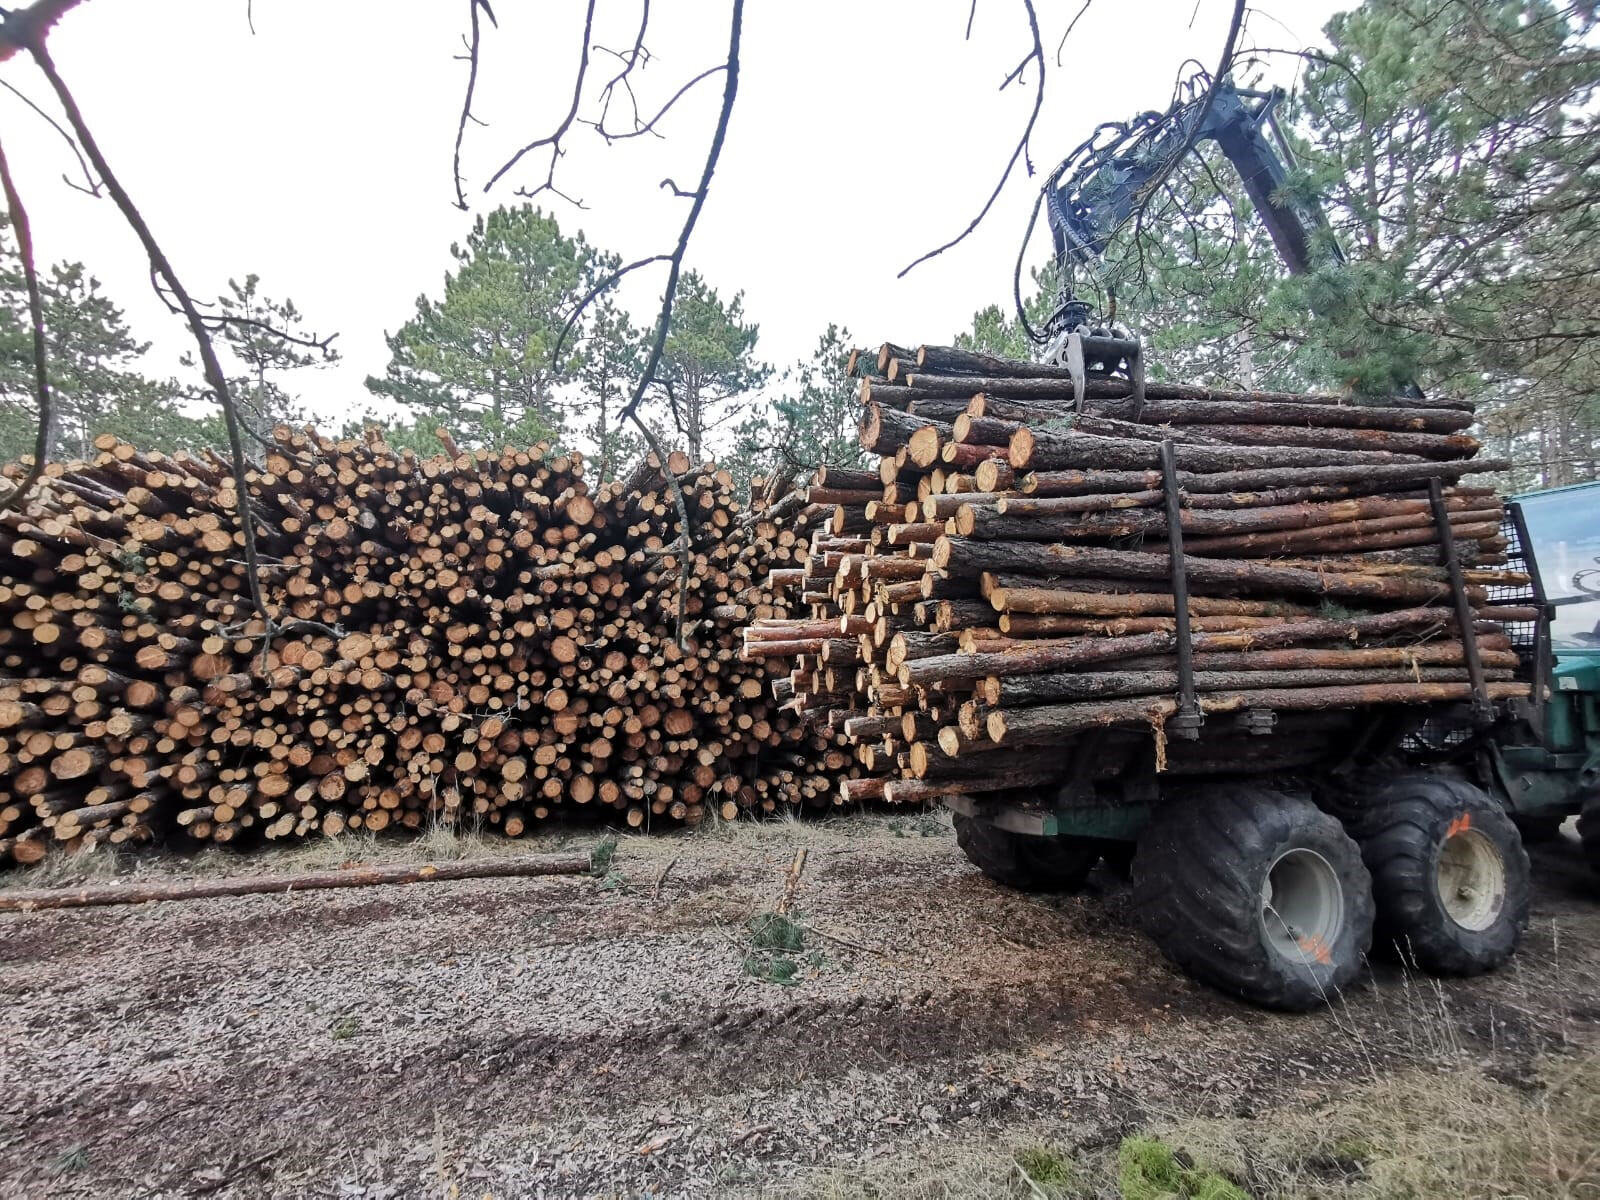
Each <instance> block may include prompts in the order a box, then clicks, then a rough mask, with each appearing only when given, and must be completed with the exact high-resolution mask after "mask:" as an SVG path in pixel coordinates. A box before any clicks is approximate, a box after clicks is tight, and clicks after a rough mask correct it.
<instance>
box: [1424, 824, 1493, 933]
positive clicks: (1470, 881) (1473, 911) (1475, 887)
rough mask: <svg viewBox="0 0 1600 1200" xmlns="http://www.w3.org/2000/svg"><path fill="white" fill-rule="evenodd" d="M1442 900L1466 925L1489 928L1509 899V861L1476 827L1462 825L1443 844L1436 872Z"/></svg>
mask: <svg viewBox="0 0 1600 1200" xmlns="http://www.w3.org/2000/svg"><path fill="white" fill-rule="evenodd" d="M1435 882H1436V885H1437V887H1438V890H1439V903H1440V905H1441V906H1442V907H1443V908H1444V911H1445V914H1446V915H1447V916H1449V918H1450V919H1451V920H1452V921H1454V922H1455V923H1456V924H1457V925H1459V926H1461V927H1462V928H1463V929H1470V930H1473V931H1475V932H1478V931H1482V930H1485V929H1488V928H1489V927H1490V926H1491V925H1493V924H1494V923H1495V922H1496V921H1497V920H1499V918H1500V911H1501V909H1503V908H1504V907H1505V903H1506V864H1505V860H1504V859H1503V858H1501V857H1500V850H1499V847H1497V846H1496V845H1495V844H1494V843H1493V842H1492V841H1490V840H1489V839H1488V838H1487V837H1485V836H1484V835H1483V834H1482V833H1480V832H1479V831H1478V830H1476V829H1461V830H1458V831H1456V832H1455V833H1453V834H1450V835H1449V836H1448V837H1446V838H1445V839H1444V844H1443V845H1442V846H1440V847H1439V865H1438V870H1437V872H1436V876H1435Z"/></svg>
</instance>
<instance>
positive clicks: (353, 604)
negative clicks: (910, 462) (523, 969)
mask: <svg viewBox="0 0 1600 1200" xmlns="http://www.w3.org/2000/svg"><path fill="white" fill-rule="evenodd" d="M444 442H445V445H446V449H447V451H448V452H447V453H446V454H444V455H441V456H439V457H434V458H427V457H420V456H418V455H417V454H416V453H415V452H413V451H411V450H399V449H395V448H392V447H390V446H388V445H386V444H385V443H384V442H383V441H382V440H381V439H380V438H379V437H378V436H377V434H376V433H371V434H369V435H368V438H367V440H365V441H360V440H345V441H333V440H328V439H326V438H322V437H318V436H316V435H315V434H313V433H310V432H306V433H299V432H291V431H289V430H287V429H280V430H278V431H277V434H276V437H275V444H274V445H273V447H272V448H271V449H270V450H269V451H268V452H267V453H266V455H265V458H264V461H263V462H262V463H261V465H260V466H259V467H258V468H256V469H255V470H254V471H252V472H251V473H250V475H249V478H248V486H249V491H250V497H251V500H252V502H253V504H252V507H253V509H254V512H255V514H256V521H257V540H258V543H259V546H260V552H261V555H262V557H263V569H262V573H261V583H262V587H263V590H264V593H265V598H266V603H267V606H268V610H269V611H270V612H272V613H273V614H274V616H275V618H276V619H277V620H278V621H280V622H282V623H284V624H285V626H286V629H285V631H284V632H283V633H280V634H278V635H277V636H275V637H272V638H265V637H264V636H263V634H264V632H265V628H264V625H263V622H262V621H261V620H260V619H259V617H258V616H257V615H256V613H255V610H254V608H253V607H252V604H251V599H250V594H249V589H248V584H247V579H246V574H245V567H244V564H243V562H242V561H241V560H242V557H243V556H242V553H241V538H242V535H241V533H240V531H239V529H238V521H237V515H236V512H235V503H236V495H235V486H234V480H233V477H232V475H231V474H230V473H229V470H228V469H227V466H226V464H225V463H223V462H222V460H220V459H218V458H216V457H215V456H212V455H209V454H208V455H206V456H203V457H195V456H189V455H184V454H178V455H163V454H159V453H142V452H140V451H139V450H138V449H136V448H135V447H134V446H131V445H129V444H127V443H125V442H121V441H119V440H117V439H115V438H112V437H102V438H100V439H99V440H98V441H97V442H96V446H97V449H98V453H97V455H96V457H95V458H94V459H93V460H92V461H85V462H69V463H55V464H51V465H50V466H49V468H48V469H47V470H46V472H45V476H44V479H43V481H42V483H41V485H40V487H39V489H38V490H37V491H36V492H35V493H34V495H33V496H32V497H31V499H30V502H29V503H28V505H27V506H26V508H25V509H24V510H23V511H21V512H12V513H6V514H4V515H3V516H0V862H4V861H7V860H13V861H17V862H24V863H26V862H34V861H37V860H38V859H39V858H41V857H42V856H43V855H44V853H45V851H46V849H47V848H48V847H49V846H50V845H53V844H55V845H60V844H64V845H67V846H72V847H79V846H90V845H95V844H99V843H103V842H107V843H138V842H144V841H149V840H152V839H155V838H159V837H174V838H180V839H190V840H202V841H204V840H210V841H215V842H235V843H236V844H243V843H246V842H250V841H253V840H255V839H258V838H266V839H279V838H294V837H304V836H307V835H310V834H313V833H323V834H334V833H337V832H340V831H342V830H345V829H366V830H373V831H376V830H382V829H385V828H391V827H394V828H412V829H415V828H419V827H422V826H424V825H425V824H427V823H430V822H434V821H446V822H451V823H461V822H469V823H470V822H481V823H482V824H484V825H485V826H488V827H492V828H496V829H499V830H501V831H503V832H505V833H507V834H512V835H515V834H518V833H521V832H523V831H524V830H526V829H529V828H530V827H532V826H533V825H534V824H535V823H536V822H538V821H540V820H542V819H544V818H545V817H547V816H549V815H550V814H552V813H556V812H560V811H591V812H592V811H599V812H602V813H605V814H608V815H610V816H611V817H613V818H616V819H620V820H625V821H626V822H627V823H628V824H629V825H632V826H643V825H645V824H647V823H650V822H653V821H654V822H660V821H668V822H689V823H693V822H695V821H698V820H700V819H701V818H702V817H703V815H704V814H705V813H706V812H707V811H708V809H709V810H711V811H715V812H717V813H719V814H720V815H721V816H724V817H733V816H735V815H737V814H738V813H739V812H740V811H744V810H752V811H758V812H759V811H772V810H775V809H777V808H780V807H784V806H793V805H800V804H806V803H810V804H824V805H827V804H831V803H833V801H834V797H835V796H836V794H837V783H838V779H839V777H840V773H841V772H844V771H848V770H850V769H855V770H859V769H860V768H859V767H854V766H853V764H852V762H851V759H850V757H849V754H848V752H847V750H846V748H845V747H844V744H843V741H842V734H840V735H837V736H835V735H834V734H833V733H831V732H830V731H829V730H828V729H826V727H823V728H820V729H819V728H815V727H813V726H811V725H809V724H808V723H807V721H806V720H805V719H804V718H803V717H802V716H800V715H798V714H794V713H790V712H784V711H782V710H781V705H780V704H779V703H777V702H775V701H774V700H773V699H772V698H771V697H770V695H769V694H768V690H769V689H768V684H769V682H770V678H771V676H772V675H774V674H776V673H781V672H782V671H783V670H784V668H783V667H782V665H781V664H779V663H777V662H775V661H774V662H769V661H768V660H764V659H756V660H751V659H742V658H741V656H740V655H739V653H738V640H739V636H738V630H739V629H740V627H741V626H743V625H745V624H746V623H747V622H750V621H756V622H764V621H770V620H773V619H777V618H779V617H782V616H783V615H785V614H786V613H787V611H788V608H787V605H788V601H787V600H786V599H785V598H784V597H783V596H782V595H779V594H775V593H773V592H771V591H769V590H768V589H767V588H766V586H765V584H764V580H766V579H767V578H768V576H769V575H771V576H774V577H777V578H780V579H781V578H782V577H783V576H784V575H785V573H789V574H794V573H797V572H800V571H803V570H804V568H805V558H806V553H807V544H806V539H807V535H808V533H809V531H810V527H811V526H812V525H813V524H815V523H817V522H818V521H820V520H821V519H823V518H824V517H826V516H827V515H830V514H827V513H824V512H821V511H820V510H816V509H808V508H807V506H806V503H805V500H804V497H803V496H802V495H801V494H799V493H797V492H793V491H788V492H785V487H786V483H785V484H784V485H782V486H780V485H779V483H778V481H774V482H773V485H772V486H771V487H768V488H765V489H763V490H760V491H758V490H757V489H756V488H755V487H752V489H751V490H752V495H751V496H750V497H749V499H748V502H747V503H743V504H741V503H740V502H739V501H738V499H737V498H736V497H735V496H734V494H733V493H734V489H733V486H732V481H731V479H730V477H729V476H728V475H727V473H726V472H724V471H720V470H718V469H717V468H716V467H715V466H713V465H704V466H691V464H690V463H689V461H688V459H687V458H686V457H685V456H683V455H681V454H673V455H671V456H670V457H669V461H668V462H667V463H665V464H663V463H661V462H659V461H658V460H656V459H655V458H654V457H651V458H648V459H646V460H645V461H644V462H642V463H641V464H640V465H639V467H638V468H637V469H636V470H635V471H634V472H633V473H632V474H631V475H630V476H629V477H628V478H627V479H625V480H622V481H620V482H615V483H611V484H607V485H605V486H602V487H598V488H591V487H590V485H589V483H588V482H587V481H586V480H585V478H584V464H583V461H582V458H581V456H579V455H577V454H558V453H554V452H551V451H550V450H549V449H548V448H546V447H543V446H537V447H534V448H533V449H531V450H526V451H523V450H510V449H508V450H502V451H498V452H488V451H482V450H478V451H463V450H460V449H458V448H457V447H456V446H455V445H454V444H453V443H452V442H450V441H449V439H448V438H447V437H446V438H444ZM668 470H670V471H671V472H672V473H673V474H674V475H676V476H677V478H678V481H679V483H680V484H681V486H682V488H683V491H684V493H685V498H686V500H687V504H688V508H689V512H690V523H691V525H692V526H693V528H692V529H691V530H690V537H691V542H690V546H689V548H688V550H687V552H685V551H684V550H683V547H682V546H681V544H680V540H679V539H680V534H681V530H680V529H679V523H678V515H677V507H676V504H675V502H674V499H673V497H672V495H671V493H670V489H669V485H668V479H667V472H668ZM15 471H16V468H12V472H13V474H14V473H15ZM684 579H687V584H688V587H687V592H686V594H685V596H684V597H683V607H684V614H685V618H686V620H685V626H684V628H683V630H682V637H683V641H682V645H681V646H680V644H679V641H678V627H677V616H678V611H679V588H680V582H681V581H683V580H684Z"/></svg>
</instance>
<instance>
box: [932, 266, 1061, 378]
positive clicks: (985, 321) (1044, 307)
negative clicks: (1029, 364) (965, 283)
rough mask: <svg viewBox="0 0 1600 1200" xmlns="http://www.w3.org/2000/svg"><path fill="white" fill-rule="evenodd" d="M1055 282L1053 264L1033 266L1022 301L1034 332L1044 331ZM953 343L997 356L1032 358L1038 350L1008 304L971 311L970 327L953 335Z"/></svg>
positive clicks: (1053, 303) (1053, 298)
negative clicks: (1029, 288) (1029, 289)
mask: <svg viewBox="0 0 1600 1200" xmlns="http://www.w3.org/2000/svg"><path fill="white" fill-rule="evenodd" d="M1055 281H1056V271H1055V266H1054V264H1051V265H1049V266H1046V267H1039V268H1035V269H1034V271H1033V293H1032V295H1029V296H1027V297H1025V298H1024V300H1023V302H1022V303H1023V309H1024V311H1025V312H1026V313H1027V316H1028V323H1029V324H1030V325H1032V326H1033V328H1034V331H1035V332H1036V333H1042V332H1043V331H1044V324H1045V321H1047V320H1048V319H1049V317H1050V312H1051V310H1052V309H1053V308H1054V307H1055V302H1056V282H1055ZM955 345H956V346H957V347H959V348H960V349H962V350H972V351H975V352H977V353H979V354H992V355H994V356H995V357H996V358H1016V359H1031V358H1033V357H1034V356H1035V355H1036V354H1037V353H1038V350H1039V348H1038V347H1035V346H1034V344H1033V342H1032V341H1031V340H1030V339H1029V337H1028V331H1027V330H1026V329H1024V328H1023V326H1022V322H1021V321H1019V320H1018V319H1017V317H1016V315H1015V314H1014V313H1013V312H1012V310H1011V308H1010V306H1007V307H1006V308H1001V307H1000V305H998V304H991V305H989V306H988V307H987V308H980V309H979V310H978V311H977V312H975V313H973V314H972V328H971V329H968V330H966V331H964V332H962V333H958V334H956V337H955Z"/></svg>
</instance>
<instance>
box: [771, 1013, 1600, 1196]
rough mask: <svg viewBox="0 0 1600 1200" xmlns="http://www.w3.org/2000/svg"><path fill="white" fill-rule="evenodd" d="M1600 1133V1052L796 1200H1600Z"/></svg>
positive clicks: (1421, 1076)
mask: <svg viewBox="0 0 1600 1200" xmlns="http://www.w3.org/2000/svg"><path fill="white" fill-rule="evenodd" d="M1597 1131H1600V1046H1596V1045H1593V1044H1591V1045H1589V1046H1587V1047H1585V1048H1584V1049H1583V1050H1581V1051H1579V1052H1576V1053H1574V1054H1571V1055H1566V1056H1562V1057H1547V1058H1545V1059H1543V1060H1542V1061H1541V1062H1540V1064H1539V1069H1538V1071H1537V1072H1536V1073H1535V1075H1534V1076H1532V1077H1531V1078H1529V1079H1526V1080H1520V1081H1516V1082H1505V1081H1503V1080H1500V1079H1496V1078H1492V1077H1491V1076H1489V1075H1488V1074H1486V1073H1485V1072H1484V1071H1483V1069H1482V1068H1481V1067H1480V1066H1478V1065H1476V1064H1471V1063H1468V1062H1466V1061H1463V1060H1458V1061H1457V1062H1456V1064H1455V1065H1454V1066H1453V1067H1452V1068H1449V1069H1433V1070H1422V1069H1413V1070H1407V1071H1404V1072H1401V1073H1399V1074H1396V1075H1394V1076H1392V1077H1389V1078H1385V1079H1380V1080H1378V1081H1376V1082H1374V1083H1371V1084H1368V1085H1365V1086H1362V1087H1359V1088H1354V1089H1351V1090H1350V1091H1348V1092H1347V1093H1345V1094H1343V1095H1337V1096H1334V1097H1331V1098H1325V1099H1323V1100H1321V1101H1318V1102H1310V1103H1298V1104H1291V1105H1285V1106H1283V1107H1281V1108H1279V1109H1277V1110H1275V1111H1272V1112H1269V1113H1266V1114H1264V1115H1262V1116H1259V1117H1256V1118H1254V1119H1244V1118H1227V1119H1222V1120H1202V1119H1194V1118H1190V1119H1176V1120H1169V1121H1156V1122H1153V1123H1151V1124H1150V1125H1149V1126H1148V1127H1147V1128H1145V1129H1143V1130H1141V1131H1140V1132H1139V1134H1138V1135H1136V1136H1134V1137H1130V1138H1128V1139H1124V1141H1123V1142H1122V1144H1121V1145H1120V1146H1113V1147H1111V1148H1109V1149H1106V1150H1102V1151H1097V1152H1095V1153H1091V1154H1080V1155H1073V1154H1071V1153H1070V1152H1069V1151H1068V1150H1066V1149H1065V1148H1063V1146H1062V1145H1061V1138H1062V1135H1063V1132H1064V1131H1062V1130H1060V1129H1056V1130H1053V1131H1052V1130H1047V1129H1041V1128H1039V1127H1036V1126H1032V1127H1028V1128H1025V1129H1018V1130H1015V1131H1013V1135H1012V1136H1011V1137H1009V1138H1007V1139H1005V1140H1001V1139H996V1138H989V1139H986V1140H983V1141H978V1142H954V1143H952V1142H943V1143H935V1144H933V1145H931V1146H930V1145H927V1144H919V1145H916V1146H908V1147H906V1149H905V1150H904V1151H903V1152H901V1153H897V1154H895V1155H892V1156H889V1157H886V1158H884V1159H882V1160H879V1161H877V1162H875V1163H873V1164H872V1165H871V1166H870V1167H868V1168H866V1169H865V1170H853V1171H840V1172H836V1173H834V1174H832V1175H829V1176H827V1177H825V1178H823V1179H822V1180H820V1181H812V1182H811V1183H810V1184H807V1185H802V1186H801V1187H799V1188H797V1189H796V1190H795V1191H794V1192H792V1193H786V1194H794V1195H805V1196H816V1197H826V1198H827V1200H857V1198H860V1200H866V1198H868V1197H871V1198H872V1200H920V1198H924V1197H941V1198H942V1197H950V1198H952V1200H953V1198H955V1197H969V1196H970V1197H975V1198H980V1200H1001V1198H1004V1200H1024V1198H1029V1197H1032V1198H1034V1200H1038V1198H1040V1197H1046V1198H1048V1200H1067V1198H1073V1200H1076V1198H1080V1197H1081V1198H1084V1200H1089V1198H1096V1200H1098V1198H1101V1197H1105V1198H1107V1200H1110V1198H1122V1200H1130V1198H1133V1197H1141V1198H1142V1197H1151V1196H1157V1195H1160V1196H1172V1197H1174V1198H1175V1200H1201V1198H1202V1197H1209V1196H1213V1195H1215V1196H1218V1197H1220V1196H1225V1195H1237V1194H1238V1192H1237V1190H1235V1186H1234V1185H1237V1186H1238V1187H1239V1188H1242V1189H1243V1191H1244V1192H1245V1193H1247V1194H1248V1195H1250V1196H1253V1197H1260V1198H1262V1200H1269V1198H1270V1200H1280V1198H1281V1200H1291V1198H1292V1200H1393V1198H1395V1197H1415V1198H1418V1200H1421V1198H1425V1197H1467V1196H1504V1197H1519V1198H1527V1200H1597V1198H1600V1139H1597V1137H1596V1132H1597ZM1052 1134H1053V1135H1054V1137H1052V1136H1051V1135H1052ZM1130 1150H1133V1151H1136V1153H1130ZM1152 1150H1159V1151H1161V1152H1163V1154H1164V1153H1165V1152H1166V1151H1170V1157H1172V1158H1175V1159H1176V1161H1177V1162H1178V1163H1179V1164H1181V1165H1182V1166H1183V1167H1185V1168H1188V1169H1186V1170H1184V1171H1183V1172H1182V1173H1183V1175H1185V1176H1186V1177H1187V1181H1188V1188H1182V1187H1180V1190H1177V1191H1171V1190H1168V1189H1162V1188H1158V1189H1156V1190H1150V1189H1149V1188H1148V1187H1147V1186H1146V1183H1147V1180H1148V1176H1147V1175H1141V1173H1140V1172H1139V1171H1137V1170H1135V1169H1133V1166H1132V1164H1134V1163H1136V1162H1138V1161H1149V1158H1150V1152H1151V1151H1152ZM1041 1166H1042V1167H1043V1168H1044V1169H1043V1170H1041ZM1029 1168H1032V1170H1031V1171H1030V1170H1029ZM1041 1176H1043V1177H1041Z"/></svg>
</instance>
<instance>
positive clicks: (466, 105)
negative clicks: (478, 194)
mask: <svg viewBox="0 0 1600 1200" xmlns="http://www.w3.org/2000/svg"><path fill="white" fill-rule="evenodd" d="M480 8H481V9H483V11H484V12H485V13H486V14H487V15H488V17H489V24H491V25H493V26H494V27H495V28H496V29H498V28H500V23H499V22H498V21H496V20H495V19H494V10H493V9H491V8H490V7H489V0H467V11H468V14H469V16H470V17H471V20H472V42H471V44H470V46H469V47H468V50H467V59H468V66H467V93H466V95H465V96H464V97H462V100H461V121H460V124H458V125H457V126H456V150H455V158H454V159H453V161H452V169H453V172H454V179H455V181H456V207H457V208H459V209H460V210H461V211H462V212H465V211H466V210H467V197H466V194H465V193H464V192H463V191H462V190H461V139H462V138H464V137H465V136H466V133H467V121H468V119H469V118H470V117H471V116H472V93H473V90H474V89H475V88H476V87H477V86H478V46H479V44H480V42H481V38H480V32H479V28H478V9H480Z"/></svg>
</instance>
